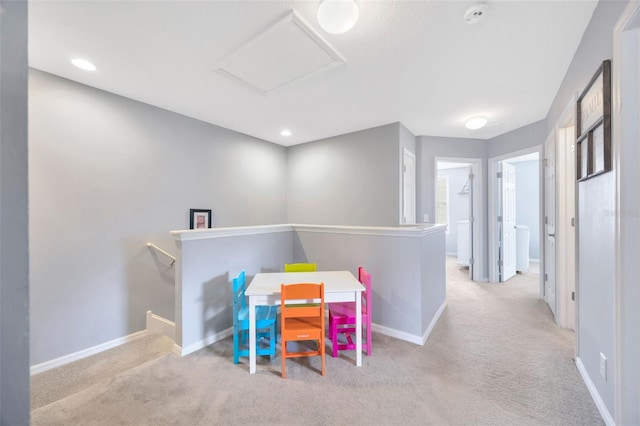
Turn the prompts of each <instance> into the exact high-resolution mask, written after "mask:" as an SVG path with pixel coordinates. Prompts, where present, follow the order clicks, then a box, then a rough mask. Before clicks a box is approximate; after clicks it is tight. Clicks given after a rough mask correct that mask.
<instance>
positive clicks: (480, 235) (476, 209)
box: [433, 157, 487, 282]
mask: <svg viewBox="0 0 640 426" xmlns="http://www.w3.org/2000/svg"><path fill="white" fill-rule="evenodd" d="M438 162H447V163H467V164H471V169H472V170H473V200H472V201H473V212H472V214H473V247H472V249H473V257H474V261H475V262H474V265H473V278H472V279H473V281H478V282H484V281H486V280H487V274H486V271H485V258H486V256H485V250H484V244H483V243H482V242H483V241H485V239H484V223H485V222H484V215H483V211H484V203H483V202H482V182H484V177H483V173H482V158H467V157H435V158H434V167H433V170H434V172H433V174H434V176H433V181H434V192H433V194H434V195H433V196H434V200H433V204H434V206H435V194H436V191H435V185H437V182H438ZM434 214H435V212H434ZM434 220H435V216H434ZM449 226H451V224H449Z"/></svg>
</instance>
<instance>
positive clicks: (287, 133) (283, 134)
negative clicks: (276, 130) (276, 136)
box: [280, 129, 291, 136]
mask: <svg viewBox="0 0 640 426" xmlns="http://www.w3.org/2000/svg"><path fill="white" fill-rule="evenodd" d="M280 134H281V135H282V136H291V130H289V129H284V130H283V131H281V132H280Z"/></svg>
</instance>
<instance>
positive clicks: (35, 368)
mask: <svg viewBox="0 0 640 426" xmlns="http://www.w3.org/2000/svg"><path fill="white" fill-rule="evenodd" d="M146 335H147V330H142V331H138V332H136V333H133V334H129V335H128V336H124V337H119V338H117V339H114V340H111V341H109V342H105V343H102V344H100V345H96V346H93V347H90V348H87V349H83V350H81V351H78V352H74V353H72V354H69V355H64V356H61V357H60V358H56V359H52V360H51V361H46V362H43V363H40V364H36V365H32V366H31V375H34V374H38V373H42V372H45V371H47V370H51V369H52V368H56V367H61V366H63V365H65V364H69V363H70V362H74V361H78V360H80V359H82V358H86V357H88V356H91V355H95V354H99V353H100V352H104V351H106V350H108V349H113V348H115V347H117V346H120V345H124V344H125V343H129V342H132V341H134V340H137V339H139V338H141V337H144V336H146Z"/></svg>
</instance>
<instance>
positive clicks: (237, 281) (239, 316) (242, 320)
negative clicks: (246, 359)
mask: <svg viewBox="0 0 640 426" xmlns="http://www.w3.org/2000/svg"><path fill="white" fill-rule="evenodd" d="M246 287H247V274H246V272H245V270H244V269H243V270H242V271H240V272H239V273H238V275H236V276H235V277H234V278H233V282H232V290H233V295H232V299H233V303H232V306H233V311H232V312H233V363H234V364H238V362H239V361H240V357H241V356H249V348H248V340H249V328H250V326H249V308H248V307H247V299H246V297H245V290H246ZM277 311H278V310H277V308H276V307H275V306H257V307H256V318H255V324H256V339H257V340H260V339H266V338H268V339H269V340H268V341H269V346H268V347H260V346H259V345H257V347H256V355H269V356H270V358H271V360H273V359H274V358H275V356H276V341H277V336H276V319H277Z"/></svg>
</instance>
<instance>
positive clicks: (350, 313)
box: [329, 266, 372, 358]
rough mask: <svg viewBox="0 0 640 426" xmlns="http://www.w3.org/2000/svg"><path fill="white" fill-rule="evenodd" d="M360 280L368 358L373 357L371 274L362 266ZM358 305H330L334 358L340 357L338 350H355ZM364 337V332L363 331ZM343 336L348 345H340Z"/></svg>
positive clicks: (359, 274) (365, 347) (363, 344)
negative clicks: (353, 335) (362, 287)
mask: <svg viewBox="0 0 640 426" xmlns="http://www.w3.org/2000/svg"><path fill="white" fill-rule="evenodd" d="M358 280H359V281H360V282H361V283H362V285H364V287H365V290H364V291H363V292H362V296H361V297H362V326H363V327H364V328H365V329H366V336H367V337H366V341H364V339H363V342H362V349H366V350H367V356H371V346H372V345H371V343H372V342H371V274H369V273H368V272H367V271H366V270H365V269H364V268H363V267H362V266H360V267H359V268H358ZM355 324H356V304H355V302H344V303H330V304H329V334H330V335H331V344H332V354H331V355H332V356H333V357H334V358H335V357H337V356H338V350H345V349H355V348H356V344H355V342H354V341H353V339H352V337H351V335H352V333H355V331H356V328H355ZM362 334H363V336H364V331H363V333H362ZM339 335H343V336H344V338H345V339H346V341H347V343H339V341H338V337H339Z"/></svg>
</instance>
